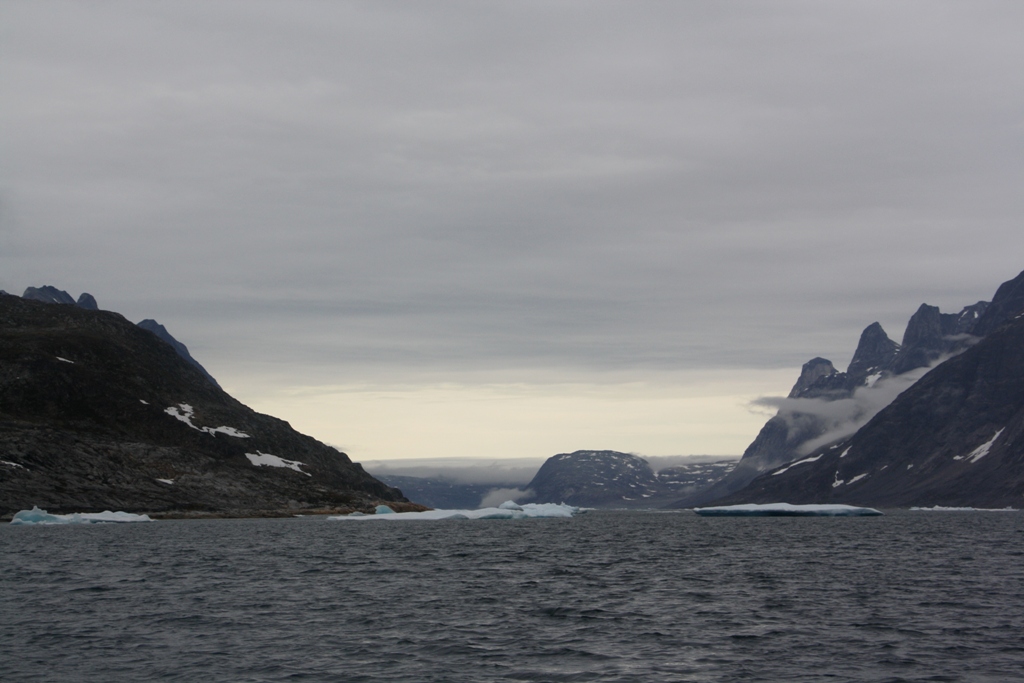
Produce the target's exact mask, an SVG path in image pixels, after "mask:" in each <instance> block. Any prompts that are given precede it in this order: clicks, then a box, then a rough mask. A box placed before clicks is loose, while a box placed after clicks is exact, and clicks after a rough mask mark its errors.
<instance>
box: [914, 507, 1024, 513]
mask: <svg viewBox="0 0 1024 683" xmlns="http://www.w3.org/2000/svg"><path fill="white" fill-rule="evenodd" d="M910 509H911V510H917V511H919V512H921V511H923V512H1017V511H1018V510H1017V508H1012V507H1005V508H957V507H943V506H941V505H933V506H932V507H930V508H923V507H913V508H910Z"/></svg>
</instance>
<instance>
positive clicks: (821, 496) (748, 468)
mask: <svg viewBox="0 0 1024 683" xmlns="http://www.w3.org/2000/svg"><path fill="white" fill-rule="evenodd" d="M1022 315H1024V273H1021V274H1019V275H1018V276H1017V277H1016V278H1014V279H1013V280H1010V281H1008V282H1005V283H1003V284H1002V285H1001V286H1000V287H999V288H998V290H997V291H996V294H995V296H994V297H993V299H992V302H991V303H987V302H978V303H976V304H974V305H972V306H967V307H965V308H964V309H963V310H962V311H961V312H960V313H959V314H942V313H941V312H940V311H939V309H938V308H936V307H934V306H928V305H927V304H922V305H921V307H920V308H918V310H917V312H915V313H914V315H913V316H912V317H911V319H910V322H909V323H908V325H907V330H906V333H905V334H904V338H903V344H901V345H899V346H898V348H895V349H894V348H893V347H892V346H890V345H887V344H886V343H885V341H886V339H887V337H885V338H884V339H883V337H882V335H884V332H882V333H881V334H880V332H881V327H880V326H877V323H875V324H874V325H871V326H869V327H868V329H866V330H865V331H864V334H862V335H861V343H860V344H859V345H858V349H857V353H856V354H854V360H853V362H851V364H850V369H849V370H848V371H847V373H839V372H837V371H835V369H834V368H833V367H831V363H829V362H828V361H826V360H825V359H821V358H817V359H814V360H812V361H810V362H809V363H807V364H805V365H804V368H803V371H802V373H801V377H800V379H799V380H798V381H797V383H796V385H794V388H793V391H792V392H791V393H790V396H789V398H790V399H794V398H796V399H817V400H819V401H823V402H824V403H823V404H822V405H825V404H828V403H829V402H834V401H841V400H844V399H851V398H853V399H857V398H858V397H859V398H863V397H864V393H863V392H865V391H869V390H870V389H872V388H874V386H875V384H876V383H878V382H881V381H885V380H887V379H890V380H893V381H902V382H903V383H904V384H905V385H906V387H904V386H903V385H902V384H900V385H895V386H896V387H897V388H898V389H900V390H901V393H899V394H898V396H896V395H894V398H895V400H894V401H892V403H891V405H889V406H888V407H882V406H879V407H878V409H879V410H880V412H877V411H876V412H877V414H874V413H871V414H868V415H866V418H871V419H870V421H869V420H868V419H864V421H863V422H864V424H862V425H859V426H858V428H857V429H856V430H851V431H852V436H851V435H850V434H839V433H837V434H835V435H834V436H833V437H830V436H829V435H830V433H831V432H830V431H829V428H830V425H829V424H827V422H826V421H825V420H823V419H822V418H821V417H820V416H819V415H816V414H813V413H807V412H803V413H801V412H800V411H799V410H798V409H787V408H785V407H783V408H780V410H779V413H778V414H777V415H776V416H775V417H773V418H771V419H770V420H769V421H768V423H767V424H766V425H765V427H764V428H763V429H762V430H761V432H760V433H759V434H758V436H757V438H756V439H755V440H754V442H753V443H752V444H751V446H750V447H749V448H748V449H747V451H746V452H745V453H744V456H743V458H742V459H741V461H740V463H739V465H738V466H737V469H736V471H734V473H733V474H732V475H731V477H728V478H726V479H725V480H723V481H722V482H720V483H719V484H718V485H716V486H714V487H712V488H710V489H708V490H706V491H704V492H702V493H701V494H698V495H697V496H691V497H689V498H685V499H681V500H680V501H677V502H676V504H675V505H676V506H679V507H688V506H692V505H699V504H705V503H707V502H710V501H716V502H735V501H742V502H778V501H780V500H785V501H786V502H798V501H804V502H841V501H853V500H856V501H857V502H858V503H860V504H878V505H898V504H925V503H927V502H928V501H932V504H936V503H938V504H946V503H952V502H955V501H960V502H961V503H963V504H967V503H965V501H971V502H972V504H996V503H1000V502H1002V501H1005V500H1014V501H1015V502H1016V504H1021V503H1024V500H1020V499H1019V496H1018V494H1017V493H1014V492H1015V491H1018V488H1019V486H1020V485H1021V484H1020V476H1021V475H1020V473H1019V472H1018V469H1017V468H1018V467H1019V461H1020V460H1021V458H1022V457H1024V455H1022V451H1021V445H1020V444H1017V445H1014V444H1015V442H1013V441H1002V440H1000V441H998V443H1000V444H1003V445H1004V448H1003V450H1001V451H999V453H1000V454H999V455H997V457H993V458H990V459H988V460H987V461H986V464H985V466H984V467H979V468H974V469H964V468H963V467H959V466H958V467H952V466H947V465H949V463H946V464H945V465H942V466H940V464H942V463H944V461H943V460H942V459H941V456H936V457H939V460H931V459H930V458H931V457H932V455H934V454H935V453H936V449H938V445H937V444H935V443H934V442H933V441H932V440H930V439H925V438H923V435H918V436H920V437H921V438H920V439H919V441H918V444H917V446H912V444H908V443H902V445H901V448H902V449H903V452H905V453H908V454H909V453H917V455H916V456H914V458H916V460H913V459H912V460H909V461H908V460H907V459H906V458H897V457H896V455H897V454H895V453H894V452H892V451H889V452H888V453H887V455H886V456H884V457H883V456H881V455H879V453H882V452H883V449H881V447H876V448H875V449H874V450H873V451H872V452H873V453H874V456H872V457H877V458H882V459H881V460H877V462H876V461H875V460H872V462H873V463H874V464H873V465H872V466H871V467H868V463H867V462H866V461H865V462H863V463H862V462H861V460H863V458H867V457H868V456H867V455H858V457H857V458H854V457H853V454H854V453H860V454H863V453H864V452H865V451H864V449H863V448H860V447H857V448H853V449H849V448H848V446H850V445H851V444H857V443H860V442H862V441H864V440H874V439H877V440H879V442H886V439H889V440H894V441H900V437H899V436H898V435H899V434H901V433H905V432H906V431H907V430H911V431H913V427H912V425H913V424H915V421H916V420H919V419H924V418H922V417H921V415H917V417H914V415H915V414H914V411H913V410H911V409H910V408H908V407H907V406H908V402H915V401H916V404H917V406H918V412H919V413H920V412H921V411H925V410H928V409H932V410H935V411H936V412H937V413H938V414H944V415H947V416H951V415H956V416H957V419H956V420H953V421H951V422H946V423H942V424H934V425H931V427H930V429H931V430H932V431H931V432H930V433H932V434H940V433H941V434H943V435H944V439H945V442H946V444H947V445H948V446H949V447H956V448H960V449H964V448H967V446H968V445H969V444H970V443H972V442H973V441H974V440H976V439H977V437H978V434H976V433H975V429H974V428H973V427H970V428H968V425H969V424H972V423H975V422H977V423H983V422H985V421H986V420H990V421H991V420H992V419H993V416H995V415H997V414H1001V412H1002V411H1005V410H1006V406H1005V405H1001V403H1000V402H1002V401H1009V404H1008V405H1015V403H1014V402H1015V401H1016V396H1015V394H1014V393H1013V391H1012V390H1010V389H1007V388H1006V387H1004V386H1003V385H1002V384H1001V383H999V382H996V381H991V382H988V383H987V384H982V385H978V386H973V385H972V386H966V385H965V383H968V381H967V380H966V379H964V378H959V379H957V378H956V377H954V376H952V375H951V374H950V373H952V372H953V370H952V369H951V368H960V367H963V364H969V363H971V362H976V363H980V362H981V361H978V360H977V359H978V358H982V359H984V358H988V357H989V356H988V355H986V354H989V355H992V354H995V355H997V356H998V357H999V358H1000V359H1002V361H1001V362H1004V363H1007V364H1008V365H1007V367H1012V368H1015V367H1016V366H1015V365H1014V364H1015V363H1016V362H1017V360H1016V357H1015V355H1014V354H1024V344H1022V345H1020V346H1015V344H1016V343H1017V341H1015V338H1014V337H1013V334H1012V330H1013V329H1014V328H1015V327H1016V326H1017V325H1018V324H1019V318H1020V317H1021V316H1022ZM876 326H877V328H876ZM996 331H998V332H999V336H998V337H995V338H994V339H992V340H990V339H989V337H992V336H993V335H994V334H995V332H996ZM1000 340H1002V341H1000ZM996 344H1003V346H1002V347H1000V348H1001V351H999V352H998V353H996V352H993V351H991V349H992V347H993V345H996ZM947 357H948V359H947V360H944V361H943V359H944V358H947ZM886 359H888V360H886ZM964 359H965V360H964ZM939 361H942V362H939ZM954 361H956V362H955V363H954ZM936 363H938V364H937V365H936V367H934V368H932V369H931V370H930V371H927V372H926V374H924V373H925V371H926V369H927V368H928V367H930V366H931V365H933V364H936ZM950 363H953V365H950V366H949V368H947V365H949V364H950ZM981 367H982V368H983V369H986V370H990V369H991V368H989V366H987V365H984V364H982V365H981ZM1014 372H1016V370H1014ZM920 374H924V377H923V378H922V379H920V380H917V383H914V381H915V380H916V377H917V375H920ZM907 377H909V378H910V379H908V380H904V378H907ZM925 380H928V381H927V382H925ZM1015 381H1020V382H1024V375H1021V376H1019V377H1017V379H1016V380H1015ZM922 383H924V384H922ZM936 383H938V385H936ZM919 387H930V388H931V389H925V388H919ZM943 392H945V393H944V394H943ZM995 392H998V393H999V397H998V398H996V397H995V396H994V395H991V394H993V393H995ZM943 395H945V396H946V397H947V398H948V397H949V396H971V397H972V400H973V401H974V404H973V405H974V407H973V408H972V411H973V412H970V413H969V414H960V413H959V412H958V410H956V409H954V407H951V406H949V405H946V404H945V403H943V401H944V399H943V398H942V396H943ZM986 396H988V398H986ZM797 403H799V402H797ZM803 405H806V406H808V408H806V409H805V410H808V409H810V408H813V407H815V404H813V402H805V403H804V404H803ZM900 406H902V407H900ZM924 406H930V408H925V407H924ZM986 411H987V414H986ZM823 412H824V409H823ZM883 416H885V417H883ZM1004 417H1005V416H1004ZM901 420H903V421H905V422H903V423H902V424H903V426H902V427H901V426H900V425H901V422H900V421H901ZM996 421H1001V422H1008V423H1013V420H1012V419H1010V418H1009V417H1006V418H1005V419H1003V418H1000V419H999V420H996ZM880 425H885V427H884V428H883V427H880ZM965 429H966V430H967V431H966V432H961V431H960V430H965ZM1003 429H1006V430H1009V426H1004V427H1003ZM883 433H884V434H885V436H880V434H883ZM1005 434H1006V435H1007V436H1006V437H1004V436H1003V432H1001V433H1000V435H999V436H1000V439H1006V438H1008V435H1010V434H1011V432H1010V431H1006V432H1005ZM871 435H874V436H871ZM989 436H992V435H989ZM986 438H988V437H986ZM830 441H831V443H828V442H830ZM924 444H930V445H929V446H928V448H929V449H931V450H927V449H926V450H927V453H925V452H924V451H922V450H921V448H924ZM819 445H820V446H822V447H823V448H817V446H819ZM982 445H983V444H982ZM995 445H996V441H993V442H992V443H991V444H989V445H988V448H995ZM972 448H981V445H979V444H975V445H974V446H972ZM1014 449H1016V451H1014ZM940 450H941V449H940ZM967 451H969V452H970V453H975V455H976V451H975V450H971V449H967ZM985 452H986V454H987V453H988V451H987V450H986V451H985ZM837 454H841V455H838V456H837ZM926 456H927V457H926ZM836 457H840V458H842V459H843V462H842V465H843V466H842V467H835V468H834V469H833V471H832V475H833V478H832V479H831V480H830V481H829V482H827V483H828V484H829V486H831V487H832V489H834V490H831V489H829V488H827V487H824V486H823V485H822V481H823V478H825V479H827V478H828V477H827V476H826V475H825V474H822V473H821V471H819V470H821V468H826V467H831V466H832V465H833V464H834V463H833V462H832V460H833V459H834V458H836ZM907 457H910V456H907ZM950 457H952V458H954V460H953V461H952V462H953V463H960V460H957V459H956V458H957V457H959V458H960V459H964V458H965V457H966V456H964V455H963V454H961V455H960V456H956V455H955V454H954V455H951V456H950ZM974 457H975V456H972V462H975V461H974V460H973V458H974ZM886 458H895V461H896V462H900V463H903V465H905V466H908V467H907V469H908V470H914V469H915V468H918V469H917V471H916V472H914V473H913V474H914V475H915V476H914V477H909V475H906V473H904V474H905V475H906V476H904V477H902V478H899V477H897V478H893V477H894V475H893V474H892V473H891V472H890V473H888V474H887V475H886V476H885V477H874V478H873V479H872V482H871V484H870V485H869V484H868V483H860V482H865V480H867V479H868V477H869V474H870V473H871V471H880V470H881V469H885V468H888V467H890V463H889V462H888V461H887V460H886ZM924 460H928V462H930V463H932V464H930V465H929V467H930V468H932V469H935V471H936V473H933V474H934V476H932V475H929V477H926V478H922V472H923V470H922V469H921V467H922V463H923V462H924ZM819 461H820V462H819ZM996 462H999V463H1001V464H1000V465H999V467H1000V468H1001V469H1000V471H1001V475H1000V476H1001V477H1003V478H1002V479H1001V480H1000V479H998V478H990V479H985V477H984V476H982V475H983V474H984V473H985V472H986V471H987V469H988V468H990V467H994V466H995V465H993V463H996ZM852 463H859V464H863V465H864V467H865V468H866V471H865V472H861V473H858V474H851V475H850V476H849V478H844V476H840V475H842V474H843V473H844V472H846V470H847V469H848V468H849V467H850V466H851V464H852ZM936 463H939V464H936ZM1015 463H1016V464H1015ZM891 466H893V467H895V465H891ZM872 467H874V470H872ZM862 475H863V476H862ZM908 477H909V478H908ZM961 477H962V478H961ZM926 479H927V482H929V483H927V484H924V483H922V482H925V480H926ZM851 480H852V481H851ZM879 481H890V482H896V483H895V484H892V486H894V487H895V488H894V489H893V490H892V491H889V492H888V493H885V492H883V491H881V490H879V487H880V486H881V484H878V483H876V482H879ZM854 483H856V484H858V485H857V486H854V487H852V488H849V487H851V485H852V484H854ZM987 486H988V487H989V488H986V487H987ZM865 487H867V488H865ZM944 487H945V488H944ZM1015 487H1018V488H1015ZM1000 492H1002V493H1000ZM847 494H850V495H847ZM852 494H856V496H854V497H850V496H851V495H852ZM783 495H784V496H785V497H784V498H773V496H783ZM1015 496H1016V497H1015Z"/></svg>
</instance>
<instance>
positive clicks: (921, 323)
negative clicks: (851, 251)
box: [672, 273, 1024, 507]
mask: <svg viewBox="0 0 1024 683" xmlns="http://www.w3.org/2000/svg"><path fill="white" fill-rule="evenodd" d="M1020 310H1024V273H1021V274H1019V275H1018V276H1017V277H1016V278H1014V279H1013V280H1010V281H1009V282H1005V283H1003V284H1002V285H1001V286H1000V287H999V289H998V290H997V291H996V294H995V296H994V297H993V299H992V302H991V303H989V302H986V301H979V302H978V303H976V304H972V305H970V306H965V307H964V308H963V309H962V310H961V311H960V312H959V313H942V312H940V311H939V309H938V308H937V307H935V306H929V305H928V304H922V305H921V306H920V307H919V308H918V310H917V311H916V312H915V313H914V315H913V316H911V318H910V320H909V322H908V323H907V329H906V331H905V332H904V335H903V343H902V344H897V343H896V342H894V341H892V340H891V339H889V337H888V335H886V333H885V331H884V330H883V329H882V327H881V325H879V324H878V323H877V322H876V323H872V324H871V325H869V326H868V327H867V328H865V330H864V332H863V333H862V334H861V337H860V341H859V343H858V344H857V350H856V352H855V353H854V356H853V360H852V361H851V362H850V365H849V367H848V368H847V371H846V372H839V371H838V370H836V368H835V367H834V366H833V365H832V363H831V362H830V361H828V360H826V359H824V358H815V359H812V360H811V361H809V362H808V363H806V364H805V365H804V367H803V370H802V372H801V375H800V378H799V379H798V380H797V382H796V384H795V385H794V386H793V389H792V391H791V392H790V394H789V396H788V398H789V399H813V400H815V401H817V402H832V401H839V400H844V399H850V398H853V397H855V396H856V395H857V392H859V391H860V392H863V391H864V390H866V389H870V388H872V387H874V386H875V384H876V383H878V382H885V381H887V380H889V379H891V378H893V377H898V378H903V379H904V380H905V381H907V382H908V383H909V382H910V381H912V378H914V377H916V376H917V374H920V373H922V372H923V371H924V369H925V368H927V367H928V366H930V365H933V364H936V363H940V362H941V361H942V360H943V359H945V358H947V357H950V356H955V355H956V354H959V353H962V352H963V351H964V350H965V349H967V348H969V347H970V346H971V345H972V344H974V343H976V342H977V341H978V339H980V338H982V337H984V336H985V335H986V334H988V333H989V332H991V331H992V330H994V329H996V328H997V327H999V325H1001V324H1003V323H1005V322H1006V321H1007V320H1008V319H1010V318H1011V317H1012V316H1013V315H1015V314H1016V312H1019V311H1020ZM911 373H914V374H911ZM906 378H911V379H909V380H907V379H906ZM799 403H800V402H799V401H794V402H791V403H790V404H788V405H786V406H784V407H783V408H780V409H779V411H778V413H777V414H776V415H775V416H774V417H772V418H771V419H769V420H768V422H767V423H766V424H765V426H764V427H763V428H762V429H761V431H760V433H759V434H758V435H757V437H756V438H755V439H754V441H753V443H751V444H750V446H749V447H748V448H747V450H746V451H745V452H744V453H743V457H742V458H741V459H740V462H739V463H738V464H737V466H736V469H735V470H734V471H733V472H732V473H731V474H730V475H729V476H727V477H725V478H724V479H723V480H722V481H721V482H719V483H718V484H716V485H714V486H712V487H710V488H708V489H705V490H703V491H700V492H698V493H696V494H691V495H688V496H685V497H683V498H680V499H679V500H677V501H675V502H674V503H673V504H672V506H673V507H691V506H694V505H704V504H707V503H710V502H712V501H719V500H722V499H724V498H726V497H728V496H731V495H732V494H734V493H736V492H737V491H740V490H742V489H743V487H745V486H746V485H747V484H749V483H750V482H751V481H753V480H754V479H755V478H756V477H758V476H760V475H761V474H762V473H764V472H766V471H769V470H772V469H775V468H777V467H779V466H780V465H783V464H786V463H789V462H794V461H796V460H798V459H800V458H802V457H804V456H805V455H807V454H808V453H809V452H810V451H811V450H813V448H814V446H815V444H816V443H820V441H821V440H822V439H823V438H830V437H829V436H826V435H831V432H830V429H831V428H833V427H834V424H830V422H829V420H828V419H823V418H822V416H821V415H820V414H816V413H813V412H807V411H801V410H800V409H799V408H798V407H794V406H797V405H799ZM823 412H825V411H823ZM837 438H838V437H837Z"/></svg>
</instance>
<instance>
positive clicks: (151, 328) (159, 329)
mask: <svg viewBox="0 0 1024 683" xmlns="http://www.w3.org/2000/svg"><path fill="white" fill-rule="evenodd" d="M139 327H141V328H142V329H144V330H146V331H147V332H152V333H153V334H155V335H156V336H157V337H158V338H159V339H160V340H161V341H163V342H166V343H167V344H170V345H171V348H173V349H174V351H175V352H176V353H177V354H178V355H179V356H181V357H182V358H184V359H185V360H186V361H188V362H189V363H190V364H191V365H192V366H193V367H195V368H196V369H197V370H199V372H201V373H203V377H205V378H206V379H208V380H209V381H210V382H211V383H212V384H213V385H214V386H215V387H217V388H218V389H219V388H220V384H218V383H217V380H215V379H214V378H213V375H211V374H210V373H209V372H207V371H206V368H204V367H203V366H202V365H200V364H199V361H197V360H196V359H195V358H193V357H192V354H190V353H189V352H188V347H187V346H185V345H184V344H182V343H181V342H180V341H178V340H177V339H175V338H174V337H172V336H171V333H170V332H168V331H167V328H166V327H164V326H163V325H161V324H160V323H158V322H157V321H155V320H153V319H152V318H146V319H145V320H142V321H140V322H139Z"/></svg>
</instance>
